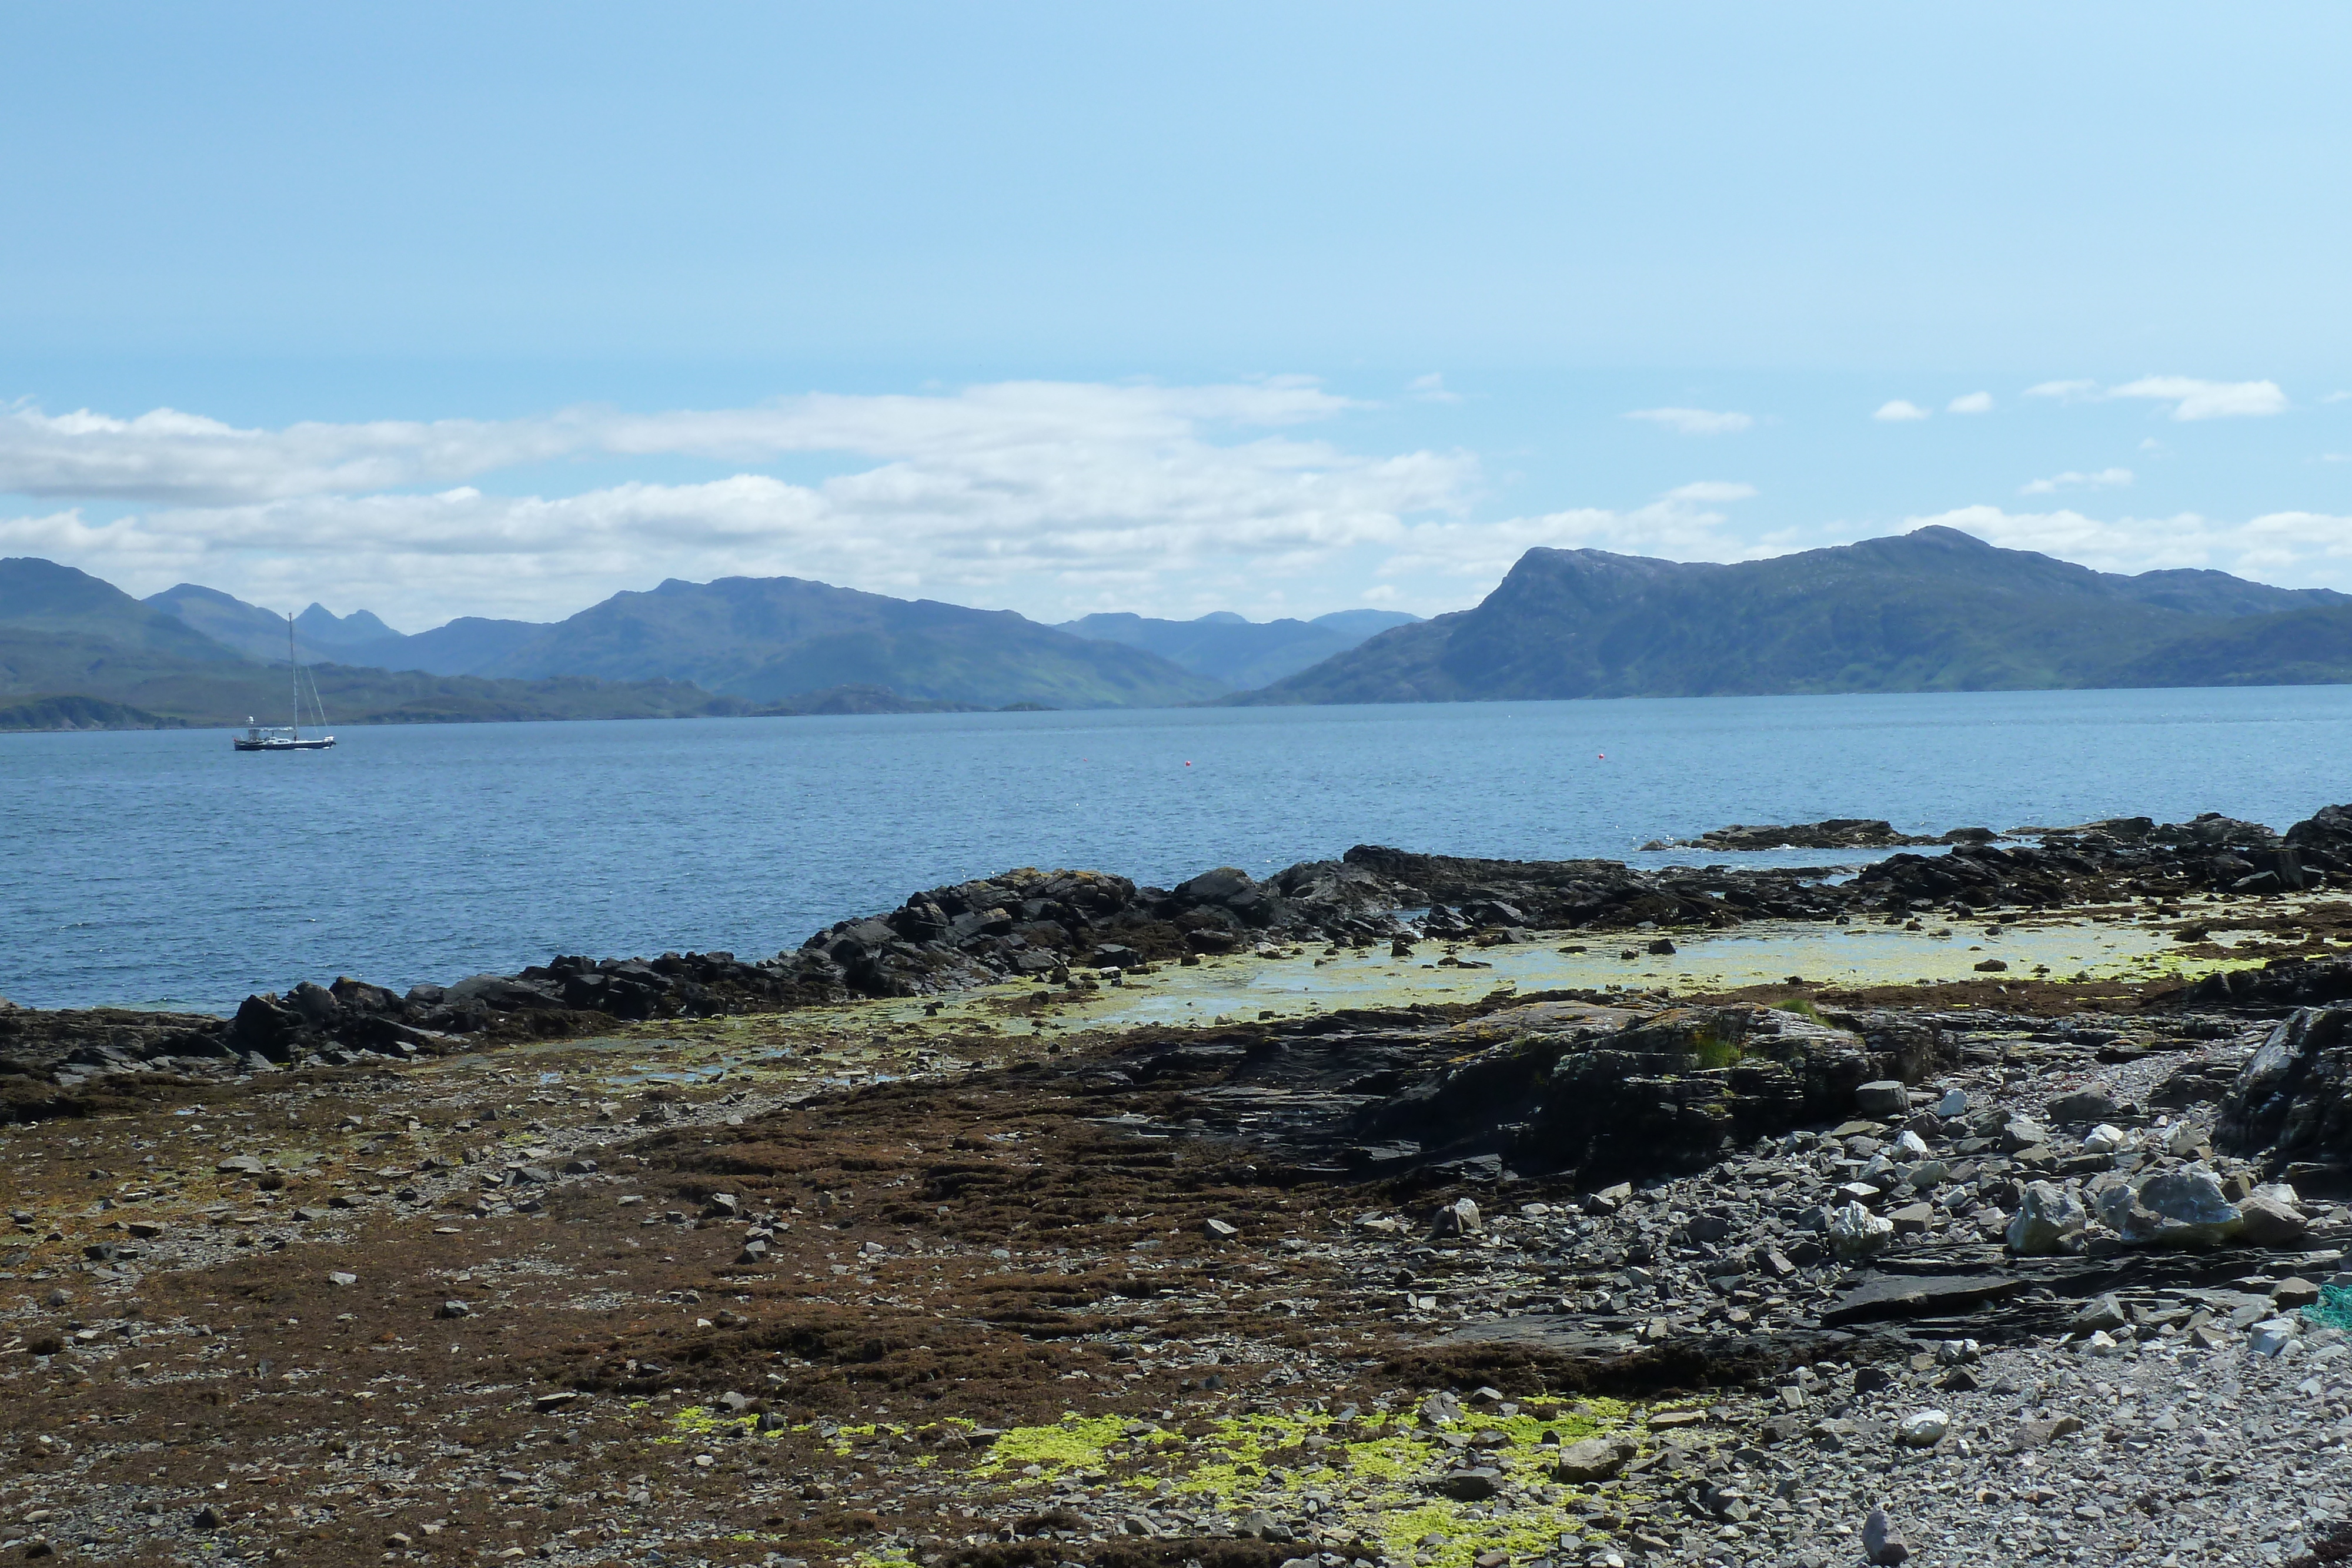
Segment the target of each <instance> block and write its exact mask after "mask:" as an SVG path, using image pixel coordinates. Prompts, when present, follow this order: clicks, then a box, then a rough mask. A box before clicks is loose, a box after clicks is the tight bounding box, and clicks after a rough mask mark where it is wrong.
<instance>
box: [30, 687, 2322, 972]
mask: <svg viewBox="0 0 2352 1568" xmlns="http://www.w3.org/2000/svg"><path fill="white" fill-rule="evenodd" d="M2340 800H2352V688H2347V687H2331V686H2299V687H2287V688H2269V689H2256V690H2226V691H2161V692H2031V693H1983V694H1955V695H1928V696H1835V697H1736V698H1719V699H1696V700H1683V701H1620V702H1583V703H1514V704H1464V705H1443V706H1412V707H1347V708H1242V709H1202V710H1180V711H1154V712H1142V713H1131V712H1130V713H1085V714H978V715H950V714H940V715H920V716H889V717H871V718H864V717H845V718H801V719H726V720H717V719H697V720H681V721H676V722H642V723H611V724H519V725H449V726H436V727H401V728H375V729H370V728H359V729H347V730H344V731H343V732H342V733H341V745H340V746H339V747H338V748H337V749H336V750H334V751H331V752H324V753H309V754H303V755H299V756H241V755H238V754H236V753H233V752H232V751H231V750H230V749H229V737H228V735H227V734H226V732H223V731H157V732H139V733H122V734H91V735H5V736H0V995H5V996H6V997H9V998H12V999H14V1000H16V1001H17V1002H20V1003H23V1004H25V1005H27V1006H35V1007H68V1006H87V1005H93V1004H98V1003H108V1004H115V1005H131V1006H172V1007H180V1008H197V1009H226V1008H230V1007H233V1006H235V1004H236V1001H237V1000H238V999H239V998H242V997H243V996H244V995H245V994H246V993H247V992H248V991H252V990H264V989H267V990H278V989H282V988H285V987H287V986H289V985H291V984H292V983H294V982H295V981H297V980H301V979H318V980H322V981H323V980H329V979H332V978H333V977H335V976H337V975H339V974H348V975H352V976H356V977H362V978H365V979H371V980H375V981H378V982H381V983H383V984H387V985H392V986H395V987H402V988H404V987H406V986H409V985H411V984H414V983H415V982H417V981H420V980H437V981H443V982H446V981H449V980H454V979H457V978H458V977H461V976H464V975H467V974H472V973H476V972H478V971H482V970H497V971H511V970H513V969H516V968H519V967H521V966H523V965H525V964H530V963H536V962H540V961H541V960H543V959H545V958H547V957H548V956H551V955H552V954H557V953H585V954H590V955H596V956H604V955H628V954H652V953H657V952H660V951H662V950H664V949H677V950H685V949H688V948H702V949H710V948H725V949H728V950H730V951H732V952H734V953H736V954H737V955H738V956H761V955H765V954H768V953H772V952H774V951H776V950H778V949H779V948H782V947H787V946H798V944H799V943H800V941H801V940H802V939H803V937H805V936H807V935H808V934H809V933H810V932H812V931H814V930H815V929H817V928H818V927H819V926H821V925H826V924H828V923H830V922H832V921H834V920H836V919H839V918H841V917H843V916H845V915H855V914H863V913H867V912H870V911H875V910H879V909H883V908H887V907H889V906H891V905H894V904H897V903H898V901H899V900H900V899H902V898H904V897H905V896H906V894H908V893H910V892H912V891H914V890H916V889H918V888H925V887H931V886H936V885H938V884H939V883H945V882H952V881H956V880H959V879H961V878H963V877H967V876H972V875H979V874H983V873H988V872H992V871H996V870H1001V869H1003V868H1004V867H1006V866H1012V865H1048V866H1050V865H1066V866H1093V867H1098V868H1101V869H1103V870H1107V871H1115V872H1118V873H1122V874H1125V875H1128V876H1132V877H1134V878H1136V879H1137V880H1139V881H1143V882H1153V883H1160V884H1161V885H1163V886H1164V885H1170V884H1172V883H1175V882H1177V881H1180V880H1181V879H1182V878H1184V877H1187V876H1190V875H1192V873H1196V872H1199V871H1202V870H1204V869H1206V868H1207V867H1210V866H1213V865H1221V864H1231V865H1240V866H1243V867H1245V868H1247V869H1249V870H1251V871H1253V872H1257V873H1264V872H1266V871H1269V870H1272V869H1275V868H1277V867H1280V866H1284V865H1287V864H1289V863H1291V862H1294V861H1300V860H1307V859H1314V858H1318V857H1323V856H1336V855H1338V854H1339V853H1341V852H1344V851H1345V850H1346V849H1347V848H1348V847H1349V845H1351V844H1355V843H1361V842H1374V843H1390V844H1395V845H1400V846H1403V847H1406V848H1412V849H1422V850H1431V851H1438V852H1449V853H1458V854H1483V855H1503V856H1513V857H1542V858H1557V857H1566V856H1577V855H1606V856H1611V857H1614V858H1624V859H1632V860H1634V861H1636V862H1639V861H1643V860H1651V861H1655V860H1660V859H1664V858H1665V857H1663V856H1658V855H1647V856H1644V855H1640V854H1636V853H1634V852H1633V850H1634V846H1635V845H1637V844H1639V843H1641V842H1643V841H1645V840H1648V839H1651V838H1656V837H1667V836H1688V835H1691V834H1694V833H1696V832H1698V831H1701V830H1704V829H1706V828H1710V827H1717V826H1720V825H1722V824H1725V823H1727V822H1786V821H1810V820H1813V819H1817V818H1821V817H1827V816H1867V817H1885V818H1888V819H1890V820H1891V821H1894V822H1895V825H1896V826H1898V827H1901V828H1904V829H1906V830H1910V831H1941V830H1943V829H1945V828H1949V827H1959V826H1973V825H1983V826H1990V827H1994V828H2002V827H2009V826H2012V825H2016V824H2019V823H2024V822H2066V821H2083V820H2084V819H2087V818H2092V817H2098V816H2108V815H2116V814H2119V813H2123V812H2147V813H2150V814H2153V815H2156V816H2158V817H2163V818H2170V819H2172V820H2176V821H2178V820H2179V819H2181V818H2184V817H2187V816H2189V815H2193V814H2194V813H2196V812H2198V811H2202V810H2221V811H2226V812H2228V813H2230V814H2231V815H2232V816H2242V817H2250V818H2252V819H2255V820H2257V821H2267V822H2269V823H2271V824H2272V825H2273V826H2278V827H2284V825H2286V824H2287V823H2289V822H2291V821H2294V820H2296V819H2297V818H2300V817H2303V816H2306V815H2308V814H2309V813H2310V812H2311V811H2312V810H2313V809H2315V808H2316V807H2317V806H2320V805H2322V804H2324V803H2326V802H2329V801H2340ZM1683 858H1693V857H1683ZM1715 858H1720V857H1715ZM1793 858H1796V859H1801V860H1820V859H1822V858H1823V857H1822V856H1819V855H1805V856H1797V857H1793Z"/></svg>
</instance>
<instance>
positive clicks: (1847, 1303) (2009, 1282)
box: [1822, 1274, 2025, 1328]
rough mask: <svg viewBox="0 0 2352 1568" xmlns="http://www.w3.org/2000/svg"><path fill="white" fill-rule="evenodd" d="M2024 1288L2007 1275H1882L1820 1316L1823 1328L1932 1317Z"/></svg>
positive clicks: (2004, 1295)
mask: <svg viewBox="0 0 2352 1568" xmlns="http://www.w3.org/2000/svg"><path fill="white" fill-rule="evenodd" d="M2023 1289H2025V1281H2022V1280H2019V1279H2015V1278H2012V1277H2011V1276H2009V1275H2006V1274H1953V1275H1946V1276H1942V1277H1927V1278H1922V1277H1920V1276H1917V1275H1903V1274H1881V1275H1878V1276H1876V1277H1874V1278H1873V1279H1868V1280H1864V1281H1863V1282H1862V1283H1861V1284H1859V1285H1857V1286H1855V1287H1854V1288H1853V1290H1851V1291H1847V1292H1846V1293H1845V1294H1844V1295H1843V1296H1840V1297H1839V1298H1838V1299H1837V1300H1836V1301H1832V1303H1830V1305H1829V1308H1828V1309H1827V1310H1826V1311H1824V1312H1822V1327H1823V1328H1836V1327H1838V1326H1840V1325H1842V1324H1844V1323H1863V1322H1873V1321H1874V1320H1876V1319H1879V1318H1917V1317H1934V1316H1937V1314H1940V1313H1944V1312H1958V1311H1961V1310H1963V1309H1965V1308H1969V1307H1973V1306H1976V1305H1978V1304H1979V1303H1980V1302H1984V1301H2000V1300H2002V1299H2003V1298H2004V1297H2008V1296H2013V1295H2015V1294H2017V1293H2018V1292H2019V1291H2022V1290H2023Z"/></svg>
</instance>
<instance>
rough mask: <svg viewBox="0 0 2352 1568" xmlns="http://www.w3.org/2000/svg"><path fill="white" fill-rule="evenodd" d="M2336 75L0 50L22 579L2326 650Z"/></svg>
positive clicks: (765, 41) (1725, 62)
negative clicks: (2007, 589)
mask: <svg viewBox="0 0 2352 1568" xmlns="http://www.w3.org/2000/svg"><path fill="white" fill-rule="evenodd" d="M2347 35H2352V15H2347V13H2346V12H2345V11H2343V10H2342V9H2341V8H2340V7H2320V6H2299V5H2286V6H2278V7H2270V8H2264V9H2262V10H2260V11H2255V12H2243V11H2232V12H2223V11H2219V10H2214V9H2211V8H2192V7H2188V6H2164V5H2156V6H2150V5H2131V6H2122V5H2077V6H2070V7H2066V8H2063V9H2053V8H2047V7H2026V6H2000V5H1995V6H1986V7H1974V8H1968V9H1965V10H1964V9H1962V8H1958V7H1921V6H1914V7H1885V6H1868V7H1864V6H1830V5H1822V6H1811V7H1804V8H1772V9H1765V8H1757V7H1751V6H1732V5H1722V6H1714V5H1655V6H1644V7H1622V6H1619V7H1605V8H1604V7H1597V6H1595V7H1583V8H1575V7H1562V6H1558V5H1542V6H1535V5H1528V6H1502V5H1493V6H1450V7H1444V8H1438V7H1431V6H1423V7H1400V6H1382V5H1345V6H1341V5H1286V6H1281V7H1266V6H1262V5H1260V6H1238V5H1184V6H1181V7H1180V6H1150V5H1133V6H1118V7H1103V6H1048V5H1027V6H1017V7H974V6H943V5H942V6H923V5H858V6H854V7H853V6H822V7H820V6H813V5H812V6H779V5H760V6H749V5H704V6H697V7H692V8H679V7H666V8H652V7H646V8H638V9H625V8H614V7H606V6H596V5H563V6H552V5H545V6H539V5H501V6H499V7H478V6H467V7H457V6H441V5H412V6H406V7H402V8H400V9H399V10H398V11H397V12H396V13H395V12H392V11H377V12H370V11H365V10H362V9H359V8H348V7H337V8H329V7H292V6H278V7H273V6H262V5H239V6H234V7H230V6H215V5H184V6H176V7H168V8H167V7H155V6H150V7H127V6H114V5H81V6H74V7H49V8H37V7H14V8H9V9H8V10H6V11H5V12H0V103H5V110H0V112H5V115H6V116H7V122H6V123H7V133H6V134H5V136H0V225H5V229H0V239H5V244H0V552H5V553H9V554H34V555H45V556H48V557H51V558H53V559H63V560H68V561H70V562H72V563H73V564H75V565H78V566H81V567H84V568H85V569H87V570H91V571H95V572H98V573H100V575H102V576H105V577H108V578H109V579H110V580H114V581H117V582H120V583H121V584H122V585H123V586H125V587H127V588H130V589H131V590H133V591H139V592H149V591H154V590H156V589H159V588H162V587H165V586H168V585H169V584H170V583H172V582H174V581H178V580H197V581H203V582H208V583H212V584H214V585H215V586H219V587H224V588H227V589H229V590H231V591H236V592H239V593H242V594H244V595H246V596H247V597H249V598H254V599H256V600H257V601H261V602H265V603H270V604H273V605H282V606H286V607H294V606H298V605H299V604H301V603H305V602H308V601H310V600H312V599H319V600H322V601H325V602H327V603H328V604H329V605H330V606H331V607H332V608H335V609H337V610H349V609H352V608H357V607H361V606H365V607H367V608H371V609H373V610H375V611H376V612H378V613H380V614H382V615H383V616H384V617H385V618H386V619H387V620H389V621H391V622H393V623H394V624H395V625H399V626H402V627H404V629H412V630H413V629H418V628H421V627H423V626H425V625H430V624H434V623H436V622H438V621H440V620H444V619H446V618H447V617H448V616H451V615H455V614H467V613H475V614H499V615H522V616H529V617H532V618H545V617H552V616H556V615H561V614H564V613H568V612H571V611H572V610H575V609H578V608H580V607H582V606H583V605H585V604H587V603H590V602H593V601H594V600H596V599H599V598H602V597H603V596H604V595H605V594H606V593H609V592H612V591H614V590H616V589H621V588H627V587H644V586H648V585H650V584H651V583H652V582H655V581H657V580H660V579H661V578H664V577H668V576H679V577H688V578H695V579H700V578H707V577H709V576H713V575H718V574H720V573H724V572H732V571H748V572H756V573H772V572H790V573H793V574H796V575H804V576H815V577H822V578H825V579H827V580H833V581H840V582H846V583H850V584H852V585H854V586H857V587H863V588H869V589H874V590H877V591H886V592H894V593H904V594H920V595H925V596H930V597H938V598H944V599H950V600H957V601H963V602H971V603H981V604H989V605H1003V606H1007V607H1010V608H1013V609H1018V610H1021V611H1023V612H1026V613H1030V614H1033V615H1036V616H1039V617H1041V618H1044V619H1060V618H1063V617H1065V616H1067V615H1073V614H1077V613H1082V612H1086V611H1089V610H1097V609H1135V610H1140V611H1144V612H1149V613H1160V614H1174V615H1190V614H1197V613H1200V612H1202V611H1205V610H1209V609H1214V608H1233V609H1238V610H1240V611H1242V612H1244V613H1248V614H1251V615H1254V616H1261V617H1263V616H1265V615H1270V614H1279V613H1316V612H1322V611H1326V610H1331V609H1339V608H1345V607H1348V606H1351V605H1356V604H1363V603H1380V604H1390V605H1394V606H1397V607H1401V608H1405V609H1410V610H1414V611H1417V612H1435V611H1442V610H1446V609H1453V608H1458V607H1460V606H1462V605H1464V604H1467V603H1470V602H1475V600H1476V599H1477V598H1478V597H1479V595H1481V594H1482V593H1484V592H1485V591H1486V590H1487V589H1488V588H1490V587H1492V585H1493V583H1494V582H1495V580H1496V579H1497V578H1498V577H1499V576H1500V575H1501V573H1502V571H1503V570H1507V567H1508V565H1509V562H1510V561H1511V560H1512V559H1515V558H1516V557H1517V554H1518V553H1519V551H1520V550H1522V549H1526V548H1528V546H1529V545H1533V544H1552V545H1570V546H1573V545H1591V546H1595V547H1598V548H1603V549H1619V550H1626V551H1632V552H1635V553H1650V554H1660V555H1667V556H1673V557H1676V558H1680V559H1736V558H1738V557H1741V556H1747V555H1754V554H1759V553H1771V552H1775V551H1780V550H1786V549H1801V548H1808V547H1811V546H1814V545H1819V544H1827V543H1835V542H1841V541H1843V540H1847V539H1853V538H1865V537H1870V536H1873V535H1875V534H1883V533H1887V532H1893V531H1897V530H1900V529H1902V528H1908V527H1916V526H1917V525H1918V524H1919V523H1921V522H1924V521H1927V520H1940V521H1948V522H1951V523H1954V524H1955V525H1957V526H1959V527H1963V528H1970V529H1971V531H1974V532H1978V533H1979V534H1981V535H1983V536H1984V537H1987V538H1994V539H1996V540H1997V542H2000V543H2003V544H2011V545H2015V546H2019V547H2021V548H2031V549H2047V550H2049V551H2051V552H2052V553H2054V554H2060V555H2064V556H2067V557H2069V558H2070V559H2082V560H2085V561H2088V562H2090V563H2091V564H2095V565H2097V566H2100V567H2102V568H2105V569H2108V570H2145V569H2147V568H2149V567H2158V566H2179V565H2203V566H2216V567H2220V568H2222V569H2224V570H2237V571H2241V572H2243V573H2246V574H2248V575H2252V576H2257V577H2261V578H2263V579H2265V580H2272V581H2277V582H2283V583H2288V584H2291V585H2295V586H2304V585H2313V584H2324V585H2327V586H2333V587H2337V588H2344V589H2352V462H2347V461H2346V459H2347V457H2352V399H2347V398H2345V397H2343V396H2342V395H2341V394H2343V393H2344V392H2347V391H2352V355H2347V350H2352V341H2347V339H2348V338H2352V312H2347V310H2346V309H2345V294H2346V288H2345V285H2344V283H2343V281H2342V274H2343V258H2344V257H2345V256H2347V254H2352V246H2347V240H2352V234H2347V228H2348V227H2352V204H2347V201H2346V200H2345V196H2346V192H2345V189H2344V186H2345V183H2346V179H2347V175H2346V169H2347V157H2346V154H2347V150H2348V149H2347V133H2346V130H2345V126H2344V119H2343V115H2342V112H2341V107H2340V105H2341V92H2340V81H2339V80H2338V76H2339V73H2340V63H2341V61H2342V60H2343V59H2344V58H2345V57H2346V56H2347V48H2346V46H2347V43H2352V37H2347ZM2036 389H2040V390H2038V391H2037V390H2036ZM1895 404H1906V405H1908V407H1909V408H1910V409H1912V410H1916V412H1917V413H1919V414H1920V415H1923V417H1914V418H1895V417H1874V415H1875V414H1878V413H1902V412H1903V409H1902V408H1900V407H1896V408H1893V409H1890V405H1895ZM1661 411H1665V412H1661ZM1676 411H1679V412H1676Z"/></svg>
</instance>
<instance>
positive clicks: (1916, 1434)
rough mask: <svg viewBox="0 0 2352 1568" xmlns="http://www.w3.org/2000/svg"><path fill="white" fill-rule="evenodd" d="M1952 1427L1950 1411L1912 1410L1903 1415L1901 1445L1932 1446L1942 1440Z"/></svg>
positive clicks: (1908, 1446) (1910, 1446)
mask: <svg viewBox="0 0 2352 1568" xmlns="http://www.w3.org/2000/svg"><path fill="white" fill-rule="evenodd" d="M1951 1429H1952V1413H1951V1412H1950V1411H1948V1410H1914V1411H1913V1412H1911V1414H1909V1415H1908V1416H1904V1417H1903V1427H1902V1437H1903V1445H1904V1447H1906V1448H1934V1447H1935V1446H1936V1445H1937V1444H1938V1443H1940V1442H1942V1441H1943V1440H1944V1434H1945V1433H1947V1432H1948V1431H1950V1430H1951Z"/></svg>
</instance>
